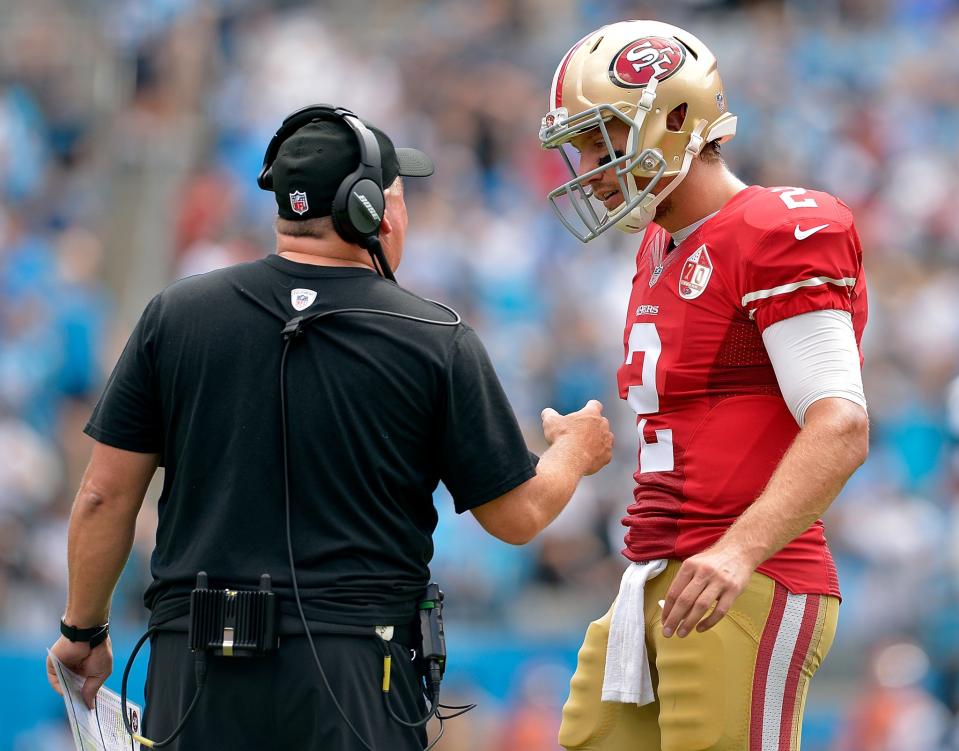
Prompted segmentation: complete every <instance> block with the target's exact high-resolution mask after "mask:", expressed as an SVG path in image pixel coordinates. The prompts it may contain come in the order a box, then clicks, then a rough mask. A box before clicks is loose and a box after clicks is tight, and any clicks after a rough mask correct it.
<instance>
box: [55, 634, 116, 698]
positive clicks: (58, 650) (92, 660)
mask: <svg viewBox="0 0 959 751" xmlns="http://www.w3.org/2000/svg"><path fill="white" fill-rule="evenodd" d="M50 651H51V652H52V653H53V654H55V655H56V656H57V659H58V660H60V662H62V663H63V664H64V665H65V666H66V667H68V668H70V670H72V671H73V672H74V673H76V674H77V675H80V676H83V677H84V678H86V681H84V683H83V688H82V689H80V694H81V695H82V696H83V703H84V704H86V705H87V707H88V708H89V709H93V708H94V706H96V703H97V691H99V690H100V686H102V685H103V682H104V681H106V679H107V678H109V677H110V673H112V672H113V646H112V645H111V644H110V637H109V636H108V637H107V638H106V641H104V642H103V643H102V644H98V645H97V646H96V647H94V648H93V649H90V645H89V644H88V643H87V642H79V641H78V642H73V641H70V640H69V639H67V638H66V637H65V636H61V637H60V638H59V639H57V641H56V643H55V644H54V645H53V646H52V647H50ZM47 680H48V681H50V685H51V686H53V690H54V691H56V692H57V693H58V694H60V695H61V696H62V695H63V689H62V688H61V687H60V682H59V681H58V680H57V671H56V670H55V669H54V667H53V660H51V659H50V656H49V655H47Z"/></svg>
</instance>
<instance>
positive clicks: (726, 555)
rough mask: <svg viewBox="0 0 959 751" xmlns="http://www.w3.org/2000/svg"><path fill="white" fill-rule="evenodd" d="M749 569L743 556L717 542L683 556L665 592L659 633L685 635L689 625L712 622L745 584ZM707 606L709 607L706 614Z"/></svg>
mask: <svg viewBox="0 0 959 751" xmlns="http://www.w3.org/2000/svg"><path fill="white" fill-rule="evenodd" d="M753 569H754V566H753V564H752V562H751V561H748V560H747V559H746V557H745V556H743V555H740V554H739V553H738V552H736V551H732V550H724V549H723V548H722V547H721V546H720V545H716V546H714V547H712V548H710V549H708V550H704V551H703V552H702V553H699V554H698V555H694V556H693V557H691V558H687V559H686V560H685V561H683V565H682V566H681V567H680V569H679V573H678V574H676V578H675V579H673V583H672V584H671V585H670V587H669V591H668V592H667V594H666V602H665V604H664V605H663V636H666V637H669V636H672V635H673V633H674V632H675V633H676V634H678V635H679V636H686V635H687V634H689V633H690V632H691V631H692V630H693V628H695V629H696V630H697V631H706V630H707V629H710V628H712V627H713V626H715V625H716V624H717V623H719V621H721V620H722V618H723V616H725V615H726V613H728V612H729V608H731V607H732V604H733V602H734V601H735V600H736V598H737V597H739V595H740V593H741V592H742V591H743V590H744V589H745V588H746V585H747V584H748V583H749V577H750V576H752V573H753ZM714 606H715V607H714ZM710 608H713V611H712V612H711V613H709V615H708V616H706V613H707V611H709V609H710ZM703 616H706V617H705V618H703Z"/></svg>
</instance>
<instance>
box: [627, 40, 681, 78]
mask: <svg viewBox="0 0 959 751" xmlns="http://www.w3.org/2000/svg"><path fill="white" fill-rule="evenodd" d="M685 60H686V50H684V49H683V46H682V45H681V44H678V43H676V42H673V41H671V40H669V39H664V38H663V37H644V38H642V39H637V40H636V41H635V42H630V43H629V44H627V45H626V46H625V47H623V49H621V50H620V51H619V53H618V54H617V55H616V57H614V58H613V61H612V62H611V63H610V64H609V80H610V81H612V82H613V83H615V84H616V85H617V86H622V87H624V88H627V89H640V88H643V87H645V86H646V84H648V83H649V82H650V81H651V80H653V79H654V78H655V79H657V80H659V81H664V80H666V79H667V78H669V77H670V76H671V75H673V73H675V72H676V71H677V70H679V69H680V67H682V64H683V62H684V61H685Z"/></svg>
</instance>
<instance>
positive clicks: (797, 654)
mask: <svg viewBox="0 0 959 751" xmlns="http://www.w3.org/2000/svg"><path fill="white" fill-rule="evenodd" d="M679 567H680V562H679V561H670V562H669V564H668V565H667V567H666V570H665V571H663V573H661V574H660V575H659V576H657V577H656V578H654V579H652V580H651V581H649V582H648V583H647V584H646V591H645V603H644V608H643V610H644V613H645V619H646V648H647V650H648V652H649V659H650V668H651V671H652V676H653V688H654V689H655V691H656V701H655V702H653V703H652V704H647V705H645V706H642V707H639V706H636V705H635V704H622V703H619V702H604V701H601V699H600V697H601V695H602V689H603V673H604V671H605V668H606V643H607V640H608V638H609V625H610V621H611V618H612V613H613V608H610V610H609V612H608V613H606V615H604V616H603V617H602V618H600V619H599V620H598V621H594V622H593V623H591V624H590V625H589V628H588V629H587V631H586V639H585V641H584V642H583V646H582V648H581V649H580V651H579V661H578V664H577V666H576V673H575V674H574V675H573V678H572V680H571V681H570V685H569V699H567V701H566V705H565V706H564V707H563V723H562V725H561V726H560V730H559V742H560V745H562V746H563V747H565V748H566V749H569V750H570V751H574V750H575V751H798V750H799V744H800V736H801V731H802V715H803V709H804V707H805V703H806V691H807V690H808V688H809V681H810V679H811V678H812V676H813V674H814V673H815V672H816V670H817V669H818V668H819V666H820V664H822V661H823V658H824V657H825V656H826V654H827V653H828V652H829V648H830V647H831V646H832V640H833V637H834V636H835V634H836V619H837V617H838V614H839V600H838V599H837V598H836V597H828V596H824V595H794V594H790V593H789V592H788V590H786V588H785V587H783V586H782V585H781V584H778V583H777V582H775V581H773V580H772V579H770V578H769V577H767V576H764V575H763V574H753V576H752V578H751V579H750V581H749V584H748V585H747V587H746V589H745V590H744V591H743V593H742V594H741V595H740V596H739V597H738V598H737V599H736V601H735V603H733V606H732V608H731V609H730V611H729V613H727V614H726V617H725V618H723V619H722V620H721V621H720V622H719V623H717V624H716V625H715V626H713V627H712V628H711V629H709V630H708V631H705V632H703V633H699V632H697V631H695V630H694V631H692V632H691V633H690V634H689V635H688V636H686V637H685V638H682V639H681V638H679V637H678V636H676V635H673V636H672V637H670V638H669V639H667V638H665V637H664V636H663V624H662V609H661V608H660V606H659V601H660V600H663V599H665V597H666V591H667V590H668V589H669V585H670V583H671V582H672V581H673V578H674V577H675V576H676V574H677V573H678V571H679ZM613 607H615V603H613Z"/></svg>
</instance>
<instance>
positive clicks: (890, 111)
mask: <svg viewBox="0 0 959 751" xmlns="http://www.w3.org/2000/svg"><path fill="white" fill-rule="evenodd" d="M625 18H656V19H659V20H663V21H668V22H671V23H676V24H678V25H682V26H684V27H686V28H688V29H689V30H690V31H692V32H693V33H695V34H697V35H698V36H700V37H701V38H702V39H703V40H704V41H705V42H706V43H707V44H708V45H710V46H711V48H712V49H713V51H714V52H715V53H716V54H717V56H718V58H719V60H720V71H721V73H722V75H723V78H724V80H725V82H726V87H727V99H728V102H729V107H730V110H731V111H733V112H735V113H736V114H738V115H739V134H738V135H737V137H736V138H735V140H733V141H732V142H731V143H729V144H728V145H727V146H726V147H724V153H725V157H726V160H727V162H728V163H729V164H730V166H731V167H732V169H733V170H734V171H735V172H736V173H738V174H739V175H740V176H741V177H742V178H743V179H744V180H745V181H746V182H748V183H758V184H763V185H767V186H771V185H802V186H807V187H812V188H816V189H822V190H826V191H830V192H832V193H834V194H836V195H838V196H839V197H841V198H842V199H843V200H844V201H846V202H847V203H848V204H849V205H850V206H852V208H853V209H854V211H855V214H856V217H857V222H858V227H859V232H860V235H861V237H862V244H863V247H864V249H865V253H866V268H867V273H868V279H869V284H870V290H869V292H870V294H869V302H870V311H869V326H868V328H867V331H866V336H865V339H864V344H863V346H864V351H865V357H866V366H865V372H864V375H865V383H866V393H867V397H868V398H869V403H870V412H871V417H872V446H871V455H870V458H869V460H868V462H867V464H866V465H865V466H864V467H863V468H862V469H861V470H860V471H859V472H858V473H857V475H856V476H855V477H854V478H853V480H852V481H851V482H850V484H849V486H848V487H847V488H846V490H845V491H844V492H843V494H842V496H841V497H840V499H839V500H838V501H837V502H836V503H835V505H834V507H833V508H832V509H831V510H830V512H829V515H828V519H827V528H828V531H829V539H830V542H831V544H832V547H833V551H834V553H835V554H836V558H837V562H838V565H839V571H840V577H841V582H842V588H843V593H844V596H845V599H844V603H843V608H842V611H841V615H840V631H839V636H838V638H837V641H836V644H835V646H834V648H833V651H832V653H831V654H830V656H829V658H828V660H827V661H826V663H825V666H824V667H823V669H822V670H821V671H820V674H819V676H818V677H817V679H816V680H815V681H814V683H813V687H812V692H811V694H810V697H809V700H808V704H807V708H806V726H805V735H804V748H805V749H809V750H812V751H944V750H945V749H957V748H959V723H957V712H959V607H957V606H959V452H957V450H956V449H957V438H959V380H957V375H959V211H957V210H956V195H957V193H959V147H957V134H959V54H957V53H956V49H957V48H959V6H957V3H956V2H955V0H810V1H808V2H806V1H802V2H801V1H800V0H794V1H792V2H788V1H783V0H780V1H777V2H731V1H727V2H710V1H709V0H685V1H679V0H674V1H673V2H670V3H643V2H624V1H622V0H603V1H602V2H600V1H599V0H432V1H420V2H414V1H413V0H349V2H346V0H330V1H329V2H319V3H312V4H308V3H301V2H292V1H287V2H272V3H269V2H260V1H258V0H209V1H208V2H200V1H199V0H196V1H193V0H69V1H68V0H31V1H30V2H29V3H28V2H25V1H22V2H18V1H17V0H0V675H3V677H4V679H5V683H6V686H7V687H6V688H5V689H4V692H3V693H4V699H3V701H2V702H0V751H13V750H16V751H45V750H46V749H66V748H70V747H71V745H70V741H69V737H68V736H66V735H65V734H64V733H65V723H64V720H63V718H64V717H65V713H64V709H63V704H62V702H61V700H60V699H59V697H57V696H56V695H54V694H53V693H52V692H51V691H49V689H48V688H47V686H46V683H45V679H44V677H43V649H44V647H45V646H46V645H48V644H50V643H51V642H52V641H53V640H54V638H55V636H56V635H57V618H58V616H59V615H60V614H61V613H62V609H63V605H64V599H65V585H66V565H65V551H66V527H67V520H68V515H69V512H70V506H71V502H72V496H73V493H74V492H75V489H76V487H77V484H78V481H79V477H80V475H81V473H82V470H83V467H84V465H85V462H86V460H87V458H88V455H89V451H90V443H91V442H90V440H89V439H87V438H86V437H85V436H83V435H82V433H81V429H82V426H83V424H84V422H85V420H86V418H87V416H88V415H89V412H90V408H91V405H92V403H93V402H94V401H95V400H96V398H97V396H98V394H99V390H100V388H101V387H102V385H103V383H104V379H105V377H106V376H107V375H108V374H109V372H110V369H111V367H112V365H113V363H114V362H115V360H116V357H117V355H118V353H119V350H120V348H121V347H122V345H123V343H124V341H125V339H126V336H127V335H128V333H129V331H130V330H131V328H132V326H133V324H134V323H135V321H136V319H137V317H138V315H139V313H140V312H141V310H142V308H143V306H144V305H145V303H146V302H147V301H148V300H149V298H150V297H151V296H152V295H153V294H154V293H155V292H156V291H158V290H159V289H160V288H162V287H163V286H165V285H166V284H167V283H169V282H171V281H172V280H174V279H177V278H180V277H182V276H185V275H189V274H196V273H201V272H204V271H208V270H210V269H213V268H217V267H220V266H223V265H226V264H231V263H236V262H240V261H247V260H252V259H255V258H258V257H261V256H263V255H264V254H266V253H269V252H271V249H272V217H273V215H274V212H275V205H274V203H273V200H272V197H271V195H269V194H267V193H264V192H261V191H259V190H258V189H257V188H256V184H255V176H256V174H257V171H258V168H259V166H260V161H261V159H262V153H263V149H264V147H265V145H266V143H267V142H268V140H269V137H270V136H271V134H272V132H273V131H274V130H275V128H276V127H277V125H278V124H279V122H280V121H281V119H282V118H283V116H284V115H286V114H287V113H288V112H289V111H292V110H293V109H295V108H297V107H299V106H302V105H304V104H308V103H312V102H316V101H324V102H333V103H336V104H341V105H345V106H349V107H352V108H354V109H355V110H356V111H357V112H358V113H359V114H361V115H362V116H364V117H366V118H368V119H370V120H371V121H372V122H374V123H376V124H378V125H380V126H381V127H383V128H384V129H385V130H386V131H387V132H388V133H390V134H391V136H392V137H393V138H394V140H395V141H396V142H397V143H399V144H404V145H406V144H408V145H414V146H418V147H421V148H423V149H424V150H426V151H427V152H428V153H430V154H431V155H432V156H433V159H434V161H435V162H436V164H437V171H436V175H435V176H434V177H432V178H430V179H428V180H410V181H408V182H407V203H408V206H409V211H410V216H411V226H410V231H409V236H408V243H407V251H406V257H405V259H404V262H403V264H402V267H401V268H400V269H399V273H398V276H399V278H400V281H401V282H402V283H403V284H404V285H405V286H407V287H409V288H410V289H412V290H414V291H415V292H417V293H419V294H422V295H425V296H427V297H433V298H436V299H439V300H442V301H444V302H447V303H450V304H452V305H453V306H454V307H456V308H458V309H459V310H460V311H461V313H462V314H463V316H464V317H465V318H466V319H467V320H468V321H469V322H470V323H472V325H473V326H474V327H475V328H476V329H477V330H478V331H479V332H480V334H481V336H482V338H483V340H484V341H485V343H486V345H487V347H488V349H489V350H490V353H491V355H492V359H493V362H494V363H495V364H496V367H497V369H498V372H499V374H500V376H501V378H502V380H503V382H504V384H505V386H506V389H507V392H508V393H509V395H510V397H511V399H512V401H513V404H514V405H515V407H516V409H517V412H518V415H519V417H520V421H521V423H522V424H523V426H524V429H525V430H526V431H527V434H528V437H529V441H530V444H531V446H533V447H534V448H542V443H541V441H542V439H541V430H540V426H539V418H538V415H539V412H540V410H541V409H542V408H543V407H546V406H553V407H555V408H556V409H559V410H560V411H569V410H573V409H577V408H579V407H580V406H582V404H583V403H584V402H585V401H586V400H587V399H590V398H599V399H601V400H602V401H603V402H604V404H606V405H607V413H608V414H609V415H610V417H611V420H612V422H613V424H614V427H615V429H616V433H617V437H618V442H617V450H618V455H617V457H616V459H615V460H614V462H613V464H612V465H610V466H609V467H608V468H607V469H606V470H604V471H603V472H602V473H600V474H599V475H597V476H595V477H594V478H591V481H589V482H586V483H584V484H583V485H582V487H581V488H580V490H579V491H578V493H577V496H576V498H575V499H574V501H573V503H572V504H571V506H570V508H569V509H568V510H567V512H565V513H564V514H563V515H562V516H561V517H560V519H558V520H557V522H556V523H555V524H553V525H552V527H550V528H549V529H548V530H547V531H546V532H545V533H544V534H543V535H542V536H541V537H540V538H539V539H537V540H536V541H534V542H533V543H531V544H530V545H528V546H526V547H523V548H513V547H509V546H506V545H504V544H501V543H499V542H497V541H495V540H493V539H492V538H490V537H487V536H486V535H485V534H484V533H482V531H481V530H480V528H479V527H478V526H477V525H476V524H475V522H474V521H473V520H472V519H471V518H470V517H469V515H467V516H466V518H457V517H455V515H454V514H453V512H452V506H451V504H450V501H449V498H448V497H447V496H446V494H445V492H444V491H443V489H442V488H441V489H440V491H439V492H438V493H437V499H436V501H437V504H438V505H439V506H440V508H441V522H440V526H439V529H438V530H437V534H436V540H437V546H436V558H435V561H434V577H435V579H436V580H437V581H439V582H440V583H441V585H442V587H443V589H444V590H445V591H446V593H447V604H448V616H449V618H448V620H449V622H448V626H447V631H448V634H449V643H450V651H451V656H450V671H449V674H450V681H449V685H450V687H451V688H450V691H451V694H450V696H451V698H452V696H453V695H454V694H455V696H456V697H457V698H462V699H468V700H472V701H478V702H479V703H480V707H479V709H477V710H476V711H474V712H473V713H471V714H469V715H467V716H466V717H464V718H461V719H458V720H455V721H454V722H452V723H451V724H450V725H449V726H448V729H447V734H446V737H445V739H444V740H443V741H442V742H441V744H440V746H439V748H440V749H447V751H514V750H522V751H541V750H542V751H546V750H549V751H555V749H556V748H557V746H556V743H555V732H556V728H557V726H558V716H559V710H560V707H561V705H562V701H563V700H564V698H565V694H566V688H567V682H568V679H569V676H570V674H571V672H572V669H573V667H574V664H575V654H576V649H577V648H578V645H579V643H580V639H581V636H582V633H583V630H584V627H585V626H586V624H587V623H588V621H590V620H592V619H594V618H597V617H598V616H600V615H601V614H602V613H603V612H604V611H605V609H606V608H607V606H608V605H609V602H610V600H611V598H612V597H613V595H614V593H615V591H616V588H617V586H618V581H619V577H620V574H621V571H622V570H623V568H624V566H625V561H624V559H623V558H622V557H621V556H620V554H619V550H620V548H621V547H622V528H621V527H620V526H619V519H620V517H621V516H622V514H623V511H624V509H625V507H626V505H627V504H628V502H629V501H630V500H631V488H632V480H631V475H632V472H633V471H634V469H635V462H636V439H635V428H634V417H633V415H632V413H631V412H630V411H629V409H628V407H627V406H626V405H625V403H621V402H620V401H619V399H618V398H617V395H616V387H615V370H616V367H617V366H618V364H619V362H620V360H621V358H622V344H621V342H622V339H621V337H622V327H623V320H624V319H623V314H624V309H625V305H626V302H627V299H628V294H629V287H630V279H631V275H632V267H633V258H634V253H635V248H636V246H637V244H638V238H636V237H629V236H625V235H621V234H619V233H616V232H610V233H607V234H605V235H603V237H602V238H601V239H600V240H598V241H596V242H593V243H591V244H590V245H588V246H581V245H580V244H579V243H578V242H577V241H576V240H574V239H573V238H572V237H571V236H569V235H568V234H566V232H565V230H563V228H562V227H561V225H560V224H559V222H558V221H557V220H556V219H555V218H554V216H553V215H552V213H551V209H550V208H549V206H548V204H547V202H546V201H545V200H544V195H545V193H546V192H547V191H548V190H549V189H550V188H552V187H554V186H555V185H557V184H559V182H561V181H562V179H563V174H564V169H565V168H564V167H563V165H562V163H561V161H560V160H559V158H558V156H557V155H556V154H553V153H549V152H543V151H541V150H540V148H539V145H538V141H537V131H538V128H539V123H540V118H541V117H542V115H543V114H544V110H545V108H546V99H547V94H548V89H549V84H550V81H551V78H552V74H553V70H554V67H555V65H556V63H557V62H558V60H559V59H560V57H561V56H562V54H563V53H564V52H565V51H566V50H567V49H568V48H569V47H570V46H571V45H572V44H573V43H574V42H575V41H576V40H578V39H579V38H580V37H581V36H583V34H585V33H586V32H587V31H589V30H591V29H593V28H596V27H598V26H600V25H602V24H603V23H606V22H611V21H615V20H620V19H625ZM731 440H735V438H734V437H731ZM156 495H157V493H156V488H154V489H153V490H152V491H151V499H155V497H156ZM152 508H153V507H152V504H151V503H150V502H148V503H147V504H146V505H145V507H144V512H143V513H142V514H141V519H140V522H141V525H140V530H139V532H138V535H137V540H136V543H135V546H134V551H133V555H132V557H131V560H130V563H129V565H128V567H127V570H126V572H125V573H124V576H123V578H122V579H121V583H120V586H119V589H118V592H117V596H116V599H115V602H114V606H113V621H114V625H115V632H116V633H117V637H116V646H115V649H116V655H117V665H118V668H117V672H116V674H115V676H114V679H112V680H111V682H110V685H112V686H114V687H117V685H118V683H117V681H116V678H118V676H119V672H120V670H122V666H123V664H124V662H125V661H126V658H127V656H128V654H129V646H130V644H131V643H132V640H133V639H135V637H136V636H137V635H138V634H139V631H140V630H141V626H142V624H143V622H144V618H145V611H144V610H143V607H142V604H141V601H140V595H141V592H142V589H143V587H144V584H145V582H146V580H147V579H148V558H149V554H150V551H151V549H152V544H153V528H152V525H153V511H152ZM211 534H215V531H212V530H211ZM277 544H281V541H278V543H277ZM141 659H142V658H141ZM143 662H144V663H145V659H144V660H143ZM142 670H143V668H142V665H141V666H140V667H139V668H138V671H139V672H135V673H134V676H138V675H139V676H140V679H139V680H140V683H139V684H138V685H136V686H133V687H131V692H132V693H133V694H134V695H138V694H139V695H142V693H140V692H141V686H142Z"/></svg>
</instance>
